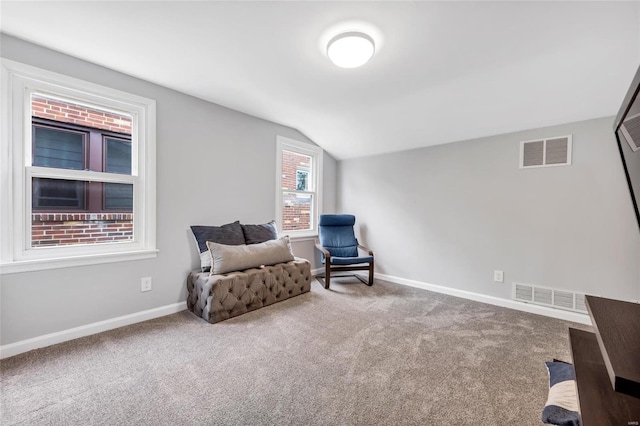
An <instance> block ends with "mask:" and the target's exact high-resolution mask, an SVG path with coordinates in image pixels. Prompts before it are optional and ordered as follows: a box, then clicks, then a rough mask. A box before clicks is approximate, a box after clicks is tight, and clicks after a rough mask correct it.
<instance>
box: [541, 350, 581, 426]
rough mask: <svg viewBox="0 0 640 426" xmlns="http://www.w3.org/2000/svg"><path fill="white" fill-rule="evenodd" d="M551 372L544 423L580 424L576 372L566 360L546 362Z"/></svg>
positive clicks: (576, 425)
mask: <svg viewBox="0 0 640 426" xmlns="http://www.w3.org/2000/svg"><path fill="white" fill-rule="evenodd" d="M545 365H546V366H547V370H548V372H549V397H548V398H547V403H546V404H545V405H544V410H543V411H542V422H543V423H544V424H551V425H561V426H580V413H579V411H578V397H577V394H576V373H575V370H574V369H573V365H571V364H568V363H566V362H561V361H560V362H559V361H555V360H554V362H545Z"/></svg>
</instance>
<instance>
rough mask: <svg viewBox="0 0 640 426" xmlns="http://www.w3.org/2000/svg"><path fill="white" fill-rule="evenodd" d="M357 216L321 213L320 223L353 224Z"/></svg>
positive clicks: (322, 224) (330, 224)
mask: <svg viewBox="0 0 640 426" xmlns="http://www.w3.org/2000/svg"><path fill="white" fill-rule="evenodd" d="M355 224H356V217H355V216H354V215H352V214H321V215H320V220H319V221H318V225H320V226H353V225H355Z"/></svg>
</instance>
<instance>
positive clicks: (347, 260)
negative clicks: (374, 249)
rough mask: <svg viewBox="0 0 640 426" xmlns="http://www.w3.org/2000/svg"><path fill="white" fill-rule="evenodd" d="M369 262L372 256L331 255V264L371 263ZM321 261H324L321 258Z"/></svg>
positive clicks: (371, 260)
mask: <svg viewBox="0 0 640 426" xmlns="http://www.w3.org/2000/svg"><path fill="white" fill-rule="evenodd" d="M371 262H373V256H362V257H338V256H331V264H332V265H356V264H358V263H371ZM322 263H324V259H323V260H322Z"/></svg>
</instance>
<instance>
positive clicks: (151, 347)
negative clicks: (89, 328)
mask: <svg viewBox="0 0 640 426" xmlns="http://www.w3.org/2000/svg"><path fill="white" fill-rule="evenodd" d="M573 325H574V324H571V323H567V322H564V321H560V320H555V319H550V318H546V317H542V316H537V315H533V314H527V313H523V312H519V311H514V310H509V309H505V308H499V307H495V306H491V305H485V304H482V303H477V302H473V301H469V300H465V299H459V298H455V297H451V296H446V295H442V294H438V293H432V292H428V291H424V290H419V289H414V288H410V287H405V286H400V285H396V284H392V283H388V282H384V281H376V284H375V285H374V286H373V287H367V286H365V285H363V284H360V283H359V282H358V281H356V280H354V279H353V278H351V279H346V278H345V279H340V280H336V281H335V282H332V288H331V290H329V291H327V290H324V289H322V288H321V286H320V284H319V283H317V282H314V283H313V285H312V289H311V292H310V293H307V294H304V295H301V296H299V297H295V298H293V299H290V300H286V301H284V302H281V303H277V304H275V305H272V306H269V307H267V308H263V309H261V310H258V311H255V312H251V313H249V314H245V315H242V316H239V317H236V318H232V319H230V320H228V321H224V322H222V323H218V324H215V325H212V324H209V323H207V322H205V321H203V320H202V319H200V318H197V317H195V316H194V315H193V314H191V313H190V312H188V311H184V312H181V313H178V314H174V315H169V316H166V317H163V318H158V319H155V320H151V321H146V322H143V323H139V324H135V325H131V326H127V327H123V328H120V329H117V330H112V331H108V332H105V333H101V334H97V335H94V336H89V337H85V338H81V339H77V340H73V341H70V342H65V343H62V344H59V345H55V346H51V347H48V348H43V349H39V350H36V351H31V352H28V353H25V354H21V355H18V356H15V357H12V358H8V359H5V360H2V361H1V367H0V372H1V375H0V392H1V393H0V397H1V405H0V410H1V412H0V424H2V425H14V424H20V425H191V424H194V425H539V424H541V422H540V414H541V410H542V407H543V405H544V403H545V400H546V394H547V389H548V388H547V386H548V383H547V380H548V379H547V373H546V369H545V366H544V361H545V360H551V359H552V358H554V357H555V358H561V359H566V360H570V356H569V344H568V340H567V328H568V327H569V326H573ZM578 328H583V329H585V328H587V327H585V326H578Z"/></svg>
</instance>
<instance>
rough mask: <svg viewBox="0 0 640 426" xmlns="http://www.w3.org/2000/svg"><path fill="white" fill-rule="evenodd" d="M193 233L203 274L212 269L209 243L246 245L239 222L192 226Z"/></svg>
mask: <svg viewBox="0 0 640 426" xmlns="http://www.w3.org/2000/svg"><path fill="white" fill-rule="evenodd" d="M191 232H193V236H194V237H195V239H196V245H197V247H198V253H199V254H200V268H201V269H202V272H208V271H209V270H210V269H211V256H210V255H209V248H208V247H207V241H213V242H214V243H219V244H227V245H230V246H238V245H241V244H244V235H243V233H242V227H241V226H240V221H238V220H236V221H235V222H233V223H227V224H225V225H222V226H192V227H191Z"/></svg>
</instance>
